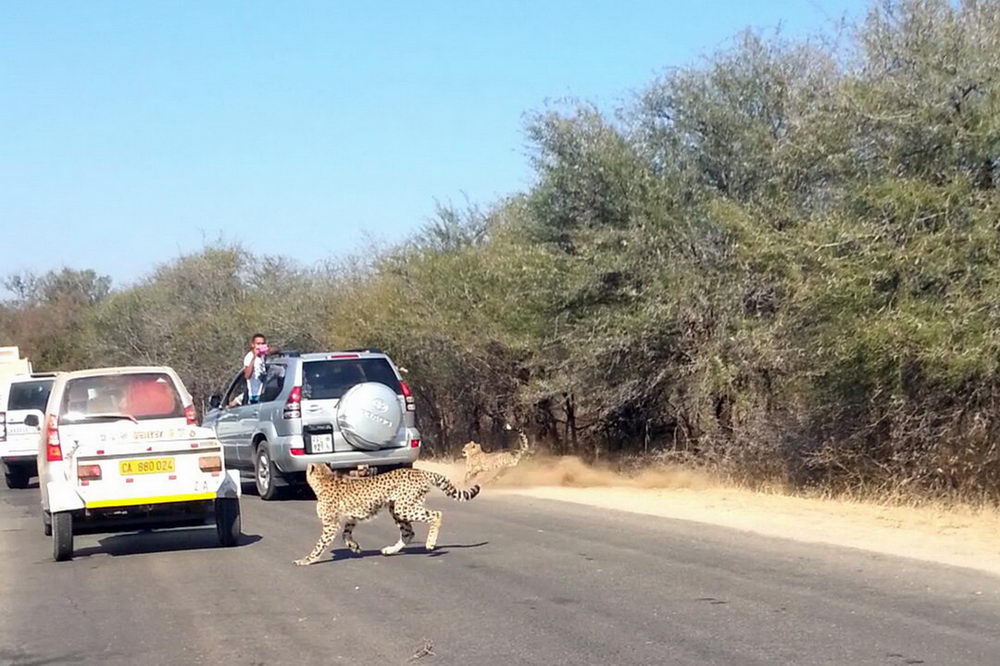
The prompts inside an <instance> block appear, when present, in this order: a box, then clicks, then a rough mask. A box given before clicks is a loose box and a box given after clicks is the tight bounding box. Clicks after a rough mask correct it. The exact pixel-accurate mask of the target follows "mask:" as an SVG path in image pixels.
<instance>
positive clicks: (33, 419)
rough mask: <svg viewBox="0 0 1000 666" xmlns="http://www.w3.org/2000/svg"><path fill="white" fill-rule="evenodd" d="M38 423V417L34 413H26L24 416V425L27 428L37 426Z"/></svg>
mask: <svg viewBox="0 0 1000 666" xmlns="http://www.w3.org/2000/svg"><path fill="white" fill-rule="evenodd" d="M39 423H40V422H39V420H38V417H37V416H35V415H34V414H28V415H27V416H25V417H24V425H26V426H28V427H29V428H37V427H38V424H39Z"/></svg>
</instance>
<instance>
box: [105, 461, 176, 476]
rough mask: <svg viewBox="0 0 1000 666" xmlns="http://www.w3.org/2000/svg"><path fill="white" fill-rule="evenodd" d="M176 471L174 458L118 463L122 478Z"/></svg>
mask: <svg viewBox="0 0 1000 666" xmlns="http://www.w3.org/2000/svg"><path fill="white" fill-rule="evenodd" d="M173 471H174V459H173V458H147V459H145V460H123V461H121V462H120V463H118V473H119V474H121V475H122V476H133V475H135V474H166V473H168V472H173Z"/></svg>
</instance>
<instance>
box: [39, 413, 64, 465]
mask: <svg viewBox="0 0 1000 666" xmlns="http://www.w3.org/2000/svg"><path fill="white" fill-rule="evenodd" d="M42 439H43V440H44V441H45V459H46V460H48V461H49V462H54V461H56V460H62V459H63V457H62V444H61V443H60V442H59V419H58V417H56V415H55V414H49V415H47V416H46V417H45V430H44V431H43V432H42Z"/></svg>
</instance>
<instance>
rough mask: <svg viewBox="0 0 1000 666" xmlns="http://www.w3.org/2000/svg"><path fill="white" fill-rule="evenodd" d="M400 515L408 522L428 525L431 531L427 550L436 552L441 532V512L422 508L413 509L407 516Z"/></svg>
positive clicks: (428, 536) (429, 531)
mask: <svg viewBox="0 0 1000 666" xmlns="http://www.w3.org/2000/svg"><path fill="white" fill-rule="evenodd" d="M400 515H401V516H402V517H403V518H404V519H405V520H407V521H415V522H418V523H428V524H429V525H430V529H428V530H427V542H426V546H427V550H434V546H436V545H437V540H438V532H439V531H440V530H441V512H440V511H431V510H430V509H426V508H424V507H423V505H421V506H417V507H413V508H412V509H410V510H409V511H407V512H406V513H405V514H404V513H400Z"/></svg>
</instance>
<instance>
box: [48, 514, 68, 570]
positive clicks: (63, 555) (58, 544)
mask: <svg viewBox="0 0 1000 666" xmlns="http://www.w3.org/2000/svg"><path fill="white" fill-rule="evenodd" d="M71 557H73V514H72V513H70V512H69V511H57V512H55V513H53V514H52V558H53V559H54V560H55V561H56V562H63V561H65V560H68V559H70V558H71Z"/></svg>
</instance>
